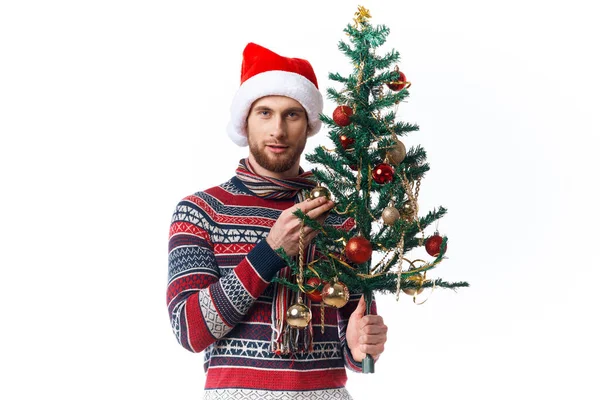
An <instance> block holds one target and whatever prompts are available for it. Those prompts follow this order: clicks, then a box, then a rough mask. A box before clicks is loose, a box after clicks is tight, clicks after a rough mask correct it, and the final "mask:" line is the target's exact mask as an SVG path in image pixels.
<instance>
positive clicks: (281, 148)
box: [267, 144, 288, 153]
mask: <svg viewBox="0 0 600 400" xmlns="http://www.w3.org/2000/svg"><path fill="white" fill-rule="evenodd" d="M267 148H268V149H269V150H271V151H272V152H273V153H283V152H284V151H285V150H286V149H287V148H288V146H284V145H281V144H268V145H267Z"/></svg>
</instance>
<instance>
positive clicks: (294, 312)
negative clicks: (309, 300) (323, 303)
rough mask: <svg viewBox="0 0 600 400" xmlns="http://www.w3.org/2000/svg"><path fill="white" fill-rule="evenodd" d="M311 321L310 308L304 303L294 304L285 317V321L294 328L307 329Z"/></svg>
mask: <svg viewBox="0 0 600 400" xmlns="http://www.w3.org/2000/svg"><path fill="white" fill-rule="evenodd" d="M311 319H312V312H311V311H310V308H308V306H307V305H306V304H304V303H302V302H298V303H296V304H292V305H291V306H290V308H288V309H287V313H286V315H285V321H286V322H287V323H288V325H289V326H292V327H294V328H306V327H307V326H308V324H309V323H310V320H311Z"/></svg>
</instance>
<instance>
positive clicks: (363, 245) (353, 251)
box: [344, 236, 373, 264]
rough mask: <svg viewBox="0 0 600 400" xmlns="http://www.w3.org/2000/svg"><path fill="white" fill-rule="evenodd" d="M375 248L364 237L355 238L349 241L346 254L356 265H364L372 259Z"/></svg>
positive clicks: (345, 250)
mask: <svg viewBox="0 0 600 400" xmlns="http://www.w3.org/2000/svg"><path fill="white" fill-rule="evenodd" d="M371 253H373V247H372V246H371V242H369V241H368V240H367V239H365V238H364V237H362V236H355V237H353V238H351V239H350V240H348V244H347V245H346V248H345V249H344V254H346V257H347V258H348V260H350V261H351V262H353V263H355V264H362V263H364V262H366V261H368V260H369V258H371Z"/></svg>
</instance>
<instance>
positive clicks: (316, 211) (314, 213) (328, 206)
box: [306, 200, 335, 219]
mask: <svg viewBox="0 0 600 400" xmlns="http://www.w3.org/2000/svg"><path fill="white" fill-rule="evenodd" d="M334 205H335V203H334V202H333V201H331V200H329V201H327V202H326V203H325V204H321V205H320V206H318V207H316V208H313V209H312V210H310V211H309V212H307V213H306V215H308V216H309V217H310V218H311V219H315V218H317V217H318V216H319V215H321V214H323V213H324V212H326V211H329V210H331V209H332V208H333V206H334Z"/></svg>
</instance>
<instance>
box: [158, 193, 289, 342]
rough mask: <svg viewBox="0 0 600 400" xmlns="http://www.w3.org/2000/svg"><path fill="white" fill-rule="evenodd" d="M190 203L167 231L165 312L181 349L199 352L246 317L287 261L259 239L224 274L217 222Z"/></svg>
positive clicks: (180, 208)
mask: <svg viewBox="0 0 600 400" xmlns="http://www.w3.org/2000/svg"><path fill="white" fill-rule="evenodd" d="M186 199H188V198H186ZM186 199H184V200H182V201H181V202H180V203H179V204H178V205H177V207H176V209H175V212H174V213H173V218H172V221H171V226H170V230H169V272H168V286H167V309H168V312H169V317H170V320H171V326H172V329H173V332H174V334H175V336H176V338H177V340H178V342H179V343H180V344H181V346H183V347H184V348H186V349H187V350H189V351H191V352H201V351H203V350H204V349H206V348H207V347H208V346H209V345H210V344H212V343H214V342H215V341H216V340H218V339H220V338H222V337H224V336H225V335H227V333H229V332H230V331H231V330H232V329H233V328H234V327H235V325H236V324H237V323H238V322H240V321H241V320H242V319H243V317H244V316H245V314H246V313H247V312H248V310H249V309H250V307H251V306H252V304H253V303H254V302H255V301H256V299H257V298H258V297H259V296H260V295H261V294H262V293H263V292H264V290H265V289H266V288H267V286H268V285H269V282H270V281H271V279H272V278H273V277H274V276H275V274H276V273H277V271H279V269H281V268H282V267H283V266H285V261H284V260H283V259H282V258H281V257H279V256H278V255H277V253H275V251H273V250H272V249H271V247H270V246H269V245H268V243H267V242H266V241H265V240H261V241H259V242H258V244H257V245H256V246H255V247H254V248H253V249H252V250H250V252H249V253H248V254H247V255H246V257H244V259H242V261H241V262H240V263H239V264H238V265H237V266H235V268H233V270H232V271H231V272H230V273H228V274H226V275H224V276H222V275H221V273H220V271H219V266H218V264H217V260H216V258H215V254H214V247H213V243H212V241H211V235H210V232H211V230H212V229H213V228H214V224H213V223H212V222H211V221H210V220H209V218H208V217H207V215H206V214H205V213H203V211H202V209H201V208H200V207H199V206H198V205H197V204H194V203H193V202H191V201H188V200H186Z"/></svg>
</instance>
